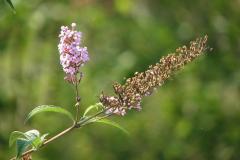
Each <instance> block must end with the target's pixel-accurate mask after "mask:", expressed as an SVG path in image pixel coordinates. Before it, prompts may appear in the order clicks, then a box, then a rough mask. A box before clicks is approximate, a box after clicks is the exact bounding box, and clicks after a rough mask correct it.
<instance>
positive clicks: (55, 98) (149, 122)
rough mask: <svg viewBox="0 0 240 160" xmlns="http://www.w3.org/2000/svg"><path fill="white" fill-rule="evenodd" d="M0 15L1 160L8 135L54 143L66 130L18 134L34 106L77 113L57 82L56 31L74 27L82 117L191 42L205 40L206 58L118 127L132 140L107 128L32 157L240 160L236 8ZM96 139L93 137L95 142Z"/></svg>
mask: <svg viewBox="0 0 240 160" xmlns="http://www.w3.org/2000/svg"><path fill="white" fill-rule="evenodd" d="M13 3H14V5H15V8H16V11H17V13H16V14H13V13H12V12H11V10H10V9H9V7H8V6H6V5H5V4H4V3H2V2H1V9H0V13H1V14H0V28H1V30H0V69H1V70H0V84H1V85H0V117H1V121H0V159H7V158H9V157H11V156H12V155H14V149H13V148H11V149H9V148H8V137H9V134H10V132H12V131H13V130H21V131H26V130H28V129H30V128H36V129H39V130H40V131H41V132H42V133H45V132H49V133H50V135H54V134H55V133H57V132H58V131H59V130H61V129H63V128H64V127H66V126H68V125H69V123H70V122H68V121H67V120H65V119H64V117H62V116H52V115H51V114H46V115H39V116H36V117H35V118H34V119H33V120H32V121H31V122H30V123H28V124H26V125H24V124H23V121H24V118H25V116H26V114H27V113H28V112H29V111H30V110H31V109H32V108H33V107H35V106H37V105H40V104H55V105H59V106H63V107H65V108H67V109H69V110H71V111H74V107H73V104H74V92H73V88H72V87H71V86H70V85H69V84H67V83H65V82H64V81H63V77H64V73H63V71H62V70H61V66H60V65H59V55H58V51H57V43H58V33H59V29H60V26H61V25H69V24H70V23H72V22H76V23H77V24H78V27H79V29H80V30H81V31H82V32H83V34H84V44H85V45H86V46H87V47H88V49H89V53H90V58H91V61H90V62H89V63H88V64H87V65H86V66H84V67H83V72H84V79H83V81H82V84H81V87H80V88H81V89H80V90H81V91H80V93H81V96H82V104H81V105H82V109H83V108H85V107H87V106H88V105H91V104H93V103H95V102H97V101H98V95H99V94H100V92H101V91H102V90H104V91H106V92H109V93H111V92H112V88H111V84H112V82H114V81H118V82H123V81H124V80H123V78H124V77H129V76H131V75H133V73H134V72H135V71H143V70H144V69H146V68H147V66H148V65H149V64H152V63H155V62H157V61H158V59H159V58H160V57H161V56H163V55H166V54H167V53H170V52H172V51H174V50H175V48H177V47H178V46H181V45H182V44H185V43H187V42H188V41H190V40H191V39H194V38H195V37H198V36H202V35H204V34H208V35H209V40H210V41H209V45H210V46H211V47H212V48H213V51H212V53H209V54H207V55H206V56H203V57H201V58H200V59H198V60H197V61H195V62H194V63H193V64H190V65H188V66H186V67H185V69H184V70H183V71H180V72H179V74H178V75H177V76H175V77H174V78H173V80H170V81H168V82H167V83H166V84H165V85H164V86H163V87H161V88H159V90H158V91H156V92H155V94H153V95H152V96H151V97H147V98H145V99H144V101H143V104H142V105H143V110H142V111H141V112H134V111H131V112H129V113H128V114H127V116H126V117H115V118H114V119H115V120H116V121H119V122H120V123H121V124H122V125H123V126H124V127H125V128H127V129H128V130H129V132H130V133H131V135H132V136H131V138H128V137H126V136H124V135H123V134H122V133H121V132H119V131H118V130H114V129H113V128H109V127H107V126H101V125H97V124H96V125H92V126H88V127H86V128H85V129H81V130H79V131H77V132H74V133H71V134H70V135H67V136H65V137H64V138H63V139H59V140H58V141H56V142H55V143H52V144H50V145H49V146H48V147H47V148H45V149H42V150H41V151H40V152H38V153H36V154H34V155H33V158H34V159H36V160H45V159H46V160H47V159H59V160H61V159H62V160H65V159H71V160H75V159H76V160H77V159H84V160H88V159H89V160H93V159H98V160H101V159H111V160H115V159H129V160H135V159H136V160H146V159H152V160H154V159H163V160H168V159H169V160H170V159H195V160H205V159H217V160H229V159H238V158H239V156H240V155H239V150H240V134H239V133H240V128H239V122H240V100H239V97H240V69H239V68H240V60H239V59H240V55H239V53H240V48H239V46H240V39H239V35H240V29H239V25H240V24H239V15H240V11H239V7H240V3H239V1H237V0H235V1H227V0H212V1H208V0H201V1H200V0H199V1H195V2H193V1H190V0H185V1H178V0H172V1H167V0H161V1H158V0H140V1H137V0H132V1H130V0H116V1H106V0H105V1H94V0H90V1H78V0H72V1H64V0H61V1H57V0H53V1H41V0H35V1H31V2H30V1H22V0H18V1H17V0H15V1H13ZM96 130H97V132H96Z"/></svg>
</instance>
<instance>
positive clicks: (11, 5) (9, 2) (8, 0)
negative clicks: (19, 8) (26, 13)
mask: <svg viewBox="0 0 240 160" xmlns="http://www.w3.org/2000/svg"><path fill="white" fill-rule="evenodd" d="M6 2H7V3H8V5H9V6H10V7H11V9H12V10H13V12H14V13H15V12H16V10H15V8H14V6H13V4H12V1H11V0H6Z"/></svg>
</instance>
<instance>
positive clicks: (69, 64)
mask: <svg viewBox="0 0 240 160" xmlns="http://www.w3.org/2000/svg"><path fill="white" fill-rule="evenodd" d="M59 37H60V43H59V45H58V50H59V53H60V64H61V65H62V67H63V70H64V72H65V73H66V74H67V76H66V78H69V77H73V76H74V75H76V74H77V73H79V69H80V67H81V66H83V65H84V64H85V63H86V62H87V61H88V60H89V56H88V51H87V47H80V45H81V38H82V33H81V32H79V31H76V24H75V23H72V25H71V29H69V27H67V26H62V27H61V33H60V34H59Z"/></svg>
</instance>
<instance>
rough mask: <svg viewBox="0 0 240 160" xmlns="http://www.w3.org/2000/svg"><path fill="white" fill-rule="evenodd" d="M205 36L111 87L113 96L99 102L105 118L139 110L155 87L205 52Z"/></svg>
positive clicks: (101, 98)
mask: <svg viewBox="0 0 240 160" xmlns="http://www.w3.org/2000/svg"><path fill="white" fill-rule="evenodd" d="M207 38H208V37H207V36H205V37H202V38H198V39H196V40H195V41H191V42H190V46H189V47H187V46H183V47H180V48H178V49H176V52H175V53H172V54H169V55H167V56H165V57H163V58H161V59H160V63H156V64H155V65H151V66H149V68H148V70H146V71H145V72H141V73H138V72H136V73H135V74H134V76H133V77H131V78H128V79H127V80H126V82H125V84H124V85H121V84H119V83H115V84H113V88H114V91H115V94H116V96H106V95H104V94H103V93H102V94H101V95H100V102H101V103H102V104H103V105H104V106H105V107H106V108H105V109H106V110H107V114H110V113H111V114H112V113H113V114H117V115H122V116H123V115H125V114H126V112H127V110H129V109H132V108H134V109H137V110H141V105H140V103H141V100H142V98H143V97H144V96H148V95H151V93H152V92H153V90H154V89H156V87H158V86H161V85H163V84H164V82H165V81H166V80H167V79H168V78H169V77H170V76H171V75H173V74H174V73H175V72H176V71H177V70H180V69H182V68H183V67H184V66H185V65H186V64H188V63H190V62H192V61H193V60H194V59H196V58H197V57H198V56H200V55H201V54H203V53H204V52H205V51H206V50H207V49H208V47H207Z"/></svg>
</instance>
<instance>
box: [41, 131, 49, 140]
mask: <svg viewBox="0 0 240 160" xmlns="http://www.w3.org/2000/svg"><path fill="white" fill-rule="evenodd" d="M47 136H48V133H46V134H44V135H42V136H41V141H42V142H44V141H45V137H47Z"/></svg>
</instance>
